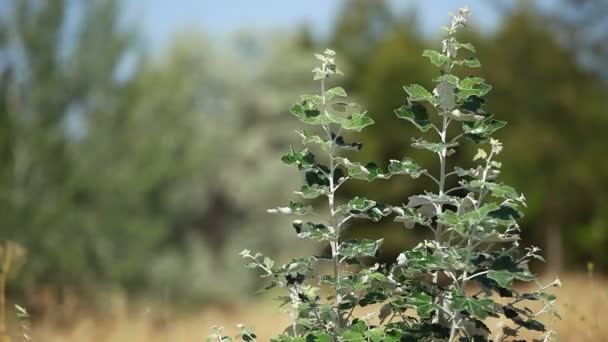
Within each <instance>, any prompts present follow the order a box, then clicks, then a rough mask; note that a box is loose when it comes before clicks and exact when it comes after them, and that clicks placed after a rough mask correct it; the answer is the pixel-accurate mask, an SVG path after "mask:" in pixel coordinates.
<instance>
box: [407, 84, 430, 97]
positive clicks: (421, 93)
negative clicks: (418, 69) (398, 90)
mask: <svg viewBox="0 0 608 342" xmlns="http://www.w3.org/2000/svg"><path fill="white" fill-rule="evenodd" d="M403 89H404V90H405V92H406V93H407V94H408V95H409V99H410V101H432V99H433V94H431V93H430V92H429V91H428V90H426V89H425V88H424V87H423V86H421V85H419V84H412V85H409V86H405V87H403Z"/></svg>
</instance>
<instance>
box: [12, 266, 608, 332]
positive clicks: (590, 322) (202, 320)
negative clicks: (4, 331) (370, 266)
mask: <svg viewBox="0 0 608 342" xmlns="http://www.w3.org/2000/svg"><path fill="white" fill-rule="evenodd" d="M561 279H562V283H563V287H562V288H559V289H554V293H555V294H556V295H557V296H558V301H559V303H558V306H557V308H558V310H559V313H560V315H561V316H562V320H560V321H556V322H554V323H553V325H552V327H553V329H554V330H556V331H557V332H558V337H559V341H567V342H579V341H585V342H586V341H593V342H603V341H607V342H608V279H605V278H603V279H602V278H598V277H594V278H590V277H588V276H586V275H567V276H564V277H562V278H561ZM273 305H274V303H273V302H271V301H266V300H264V301H259V302H249V303H243V304H242V305H241V307H239V308H237V307H234V308H222V309H220V308H207V309H205V310H202V311H201V312H200V313H198V314H191V315H188V316H187V317H184V316H183V315H167V314H165V315H161V314H159V313H158V312H155V310H142V311H138V312H135V313H131V314H126V313H125V312H126V310H117V312H116V313H115V314H114V315H112V316H113V317H108V318H106V319H102V320H100V319H98V318H87V317H81V318H79V319H77V320H76V321H74V322H71V323H70V324H64V325H62V326H61V327H59V326H57V324H51V323H49V322H47V323H45V322H40V323H37V324H35V325H34V327H33V328H32V337H33V341H43V342H71V341H74V342H89V341H90V342H110V341H111V342H165V341H167V342H169V341H171V342H195V341H205V339H206V336H207V335H208V334H209V332H210V330H211V329H210V327H211V326H212V325H214V324H218V325H224V326H226V327H227V331H228V332H231V333H232V332H234V330H235V329H234V324H235V323H238V322H246V323H247V325H248V326H250V327H252V328H254V329H255V331H256V332H257V334H258V337H259V339H258V340H259V341H268V340H269V338H270V336H273V335H274V334H276V333H279V332H280V331H281V330H282V329H283V327H285V326H286V323H287V319H286V317H285V316H284V315H282V314H281V313H280V312H278V311H277V310H276V309H275V308H274V306H273ZM362 313H363V314H364V313H366V312H362ZM543 321H544V322H545V323H547V324H548V325H549V324H550V323H549V322H547V320H546V319H545V320H543ZM493 325H494V326H495V325H496V322H491V323H490V327H491V328H493ZM16 340H18V339H16Z"/></svg>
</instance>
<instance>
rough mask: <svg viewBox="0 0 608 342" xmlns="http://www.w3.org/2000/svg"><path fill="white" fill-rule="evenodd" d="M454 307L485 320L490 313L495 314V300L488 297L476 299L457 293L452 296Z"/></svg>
mask: <svg viewBox="0 0 608 342" xmlns="http://www.w3.org/2000/svg"><path fill="white" fill-rule="evenodd" d="M452 307H453V309H454V310H456V311H463V310H465V311H467V312H469V313H470V314H471V315H473V316H475V317H477V318H479V319H480V320H484V319H486V318H488V316H489V315H490V314H494V313H495V311H496V309H495V308H494V301H492V300H491V299H488V298H484V299H476V298H472V297H467V296H462V295H459V294H455V295H453V296H452Z"/></svg>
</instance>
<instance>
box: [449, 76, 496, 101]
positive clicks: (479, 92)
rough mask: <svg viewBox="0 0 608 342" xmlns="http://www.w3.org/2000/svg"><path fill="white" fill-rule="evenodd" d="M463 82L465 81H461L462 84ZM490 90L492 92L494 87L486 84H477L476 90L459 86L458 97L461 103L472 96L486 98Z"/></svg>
mask: <svg viewBox="0 0 608 342" xmlns="http://www.w3.org/2000/svg"><path fill="white" fill-rule="evenodd" d="M465 80H466V79H465ZM463 81H464V80H461V81H460V83H462V82H463ZM490 90H492V86H491V85H489V84H486V83H481V84H477V86H476V87H475V88H462V87H460V84H459V87H458V92H457V93H456V96H457V97H458V100H459V101H462V100H466V99H468V98H469V97H471V96H479V97H481V96H484V95H486V94H487V93H489V92H490Z"/></svg>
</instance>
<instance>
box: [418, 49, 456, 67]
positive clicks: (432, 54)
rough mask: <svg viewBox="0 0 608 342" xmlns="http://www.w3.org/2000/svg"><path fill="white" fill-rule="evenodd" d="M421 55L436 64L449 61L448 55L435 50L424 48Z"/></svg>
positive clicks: (439, 64) (440, 64)
mask: <svg viewBox="0 0 608 342" xmlns="http://www.w3.org/2000/svg"><path fill="white" fill-rule="evenodd" d="M422 56H424V57H428V58H429V60H430V61H431V63H433V64H435V65H436V66H442V65H444V64H446V63H448V62H449V61H450V57H448V56H446V55H444V54H442V53H441V52H438V51H435V50H424V52H423V53H422Z"/></svg>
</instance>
